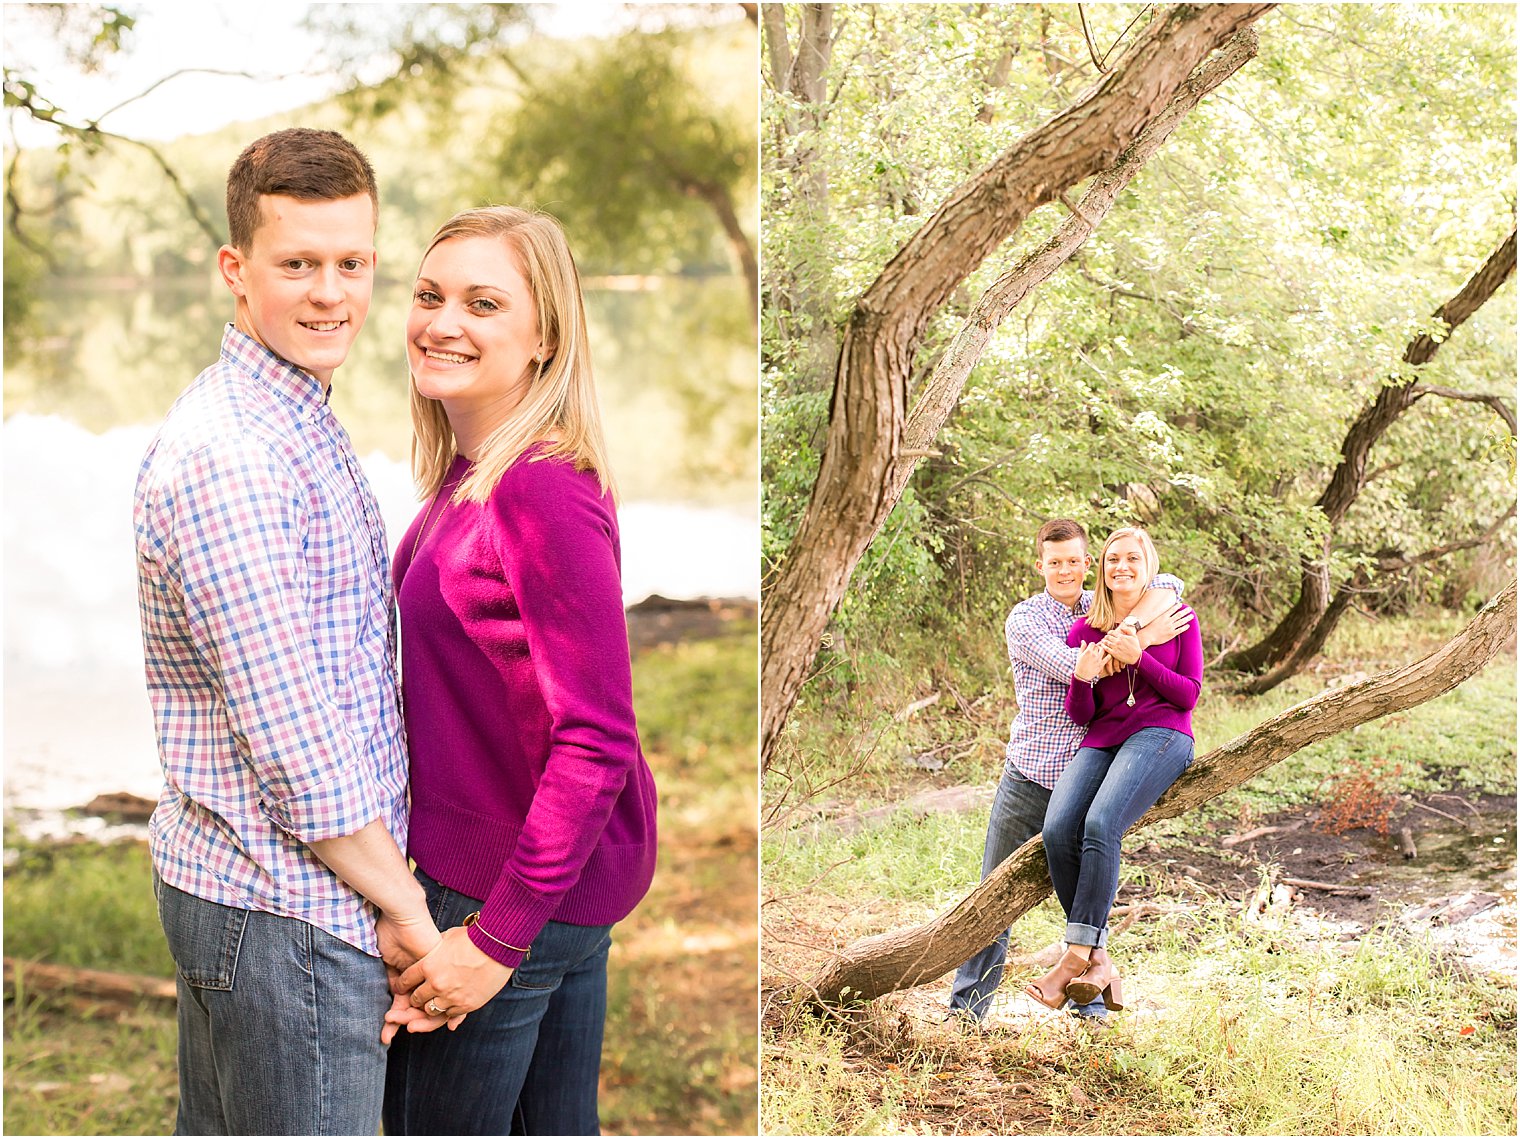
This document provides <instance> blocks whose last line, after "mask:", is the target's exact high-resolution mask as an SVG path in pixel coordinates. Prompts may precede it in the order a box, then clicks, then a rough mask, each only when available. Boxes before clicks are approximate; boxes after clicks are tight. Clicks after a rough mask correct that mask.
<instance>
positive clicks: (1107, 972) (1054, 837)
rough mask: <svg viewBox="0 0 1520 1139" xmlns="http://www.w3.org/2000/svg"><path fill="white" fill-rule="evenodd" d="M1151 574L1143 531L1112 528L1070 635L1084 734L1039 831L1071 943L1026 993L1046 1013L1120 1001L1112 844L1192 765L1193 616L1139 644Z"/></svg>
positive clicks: (1197, 655)
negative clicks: (1069, 1004) (1160, 639)
mask: <svg viewBox="0 0 1520 1139" xmlns="http://www.w3.org/2000/svg"><path fill="white" fill-rule="evenodd" d="M1159 569H1160V559H1159V558H1158V557H1157V555H1156V547H1155V545H1154V544H1153V543H1152V542H1151V539H1150V535H1148V534H1147V533H1146V532H1145V531H1144V530H1141V529H1139V528H1138V527H1125V528H1123V529H1120V530H1115V531H1114V532H1113V533H1112V534H1110V535H1109V537H1108V541H1107V542H1105V543H1104V544H1103V553H1102V555H1101V557H1100V558H1099V559H1098V574H1099V576H1098V585H1097V590H1096V595H1095V597H1094V598H1093V604H1092V609H1091V611H1089V613H1088V614H1087V616H1086V617H1084V618H1080V619H1079V620H1078V621H1077V622H1076V624H1075V625H1073V626H1072V630H1071V635H1070V637H1068V638H1067V643H1068V644H1069V645H1071V646H1073V647H1075V648H1077V649H1078V654H1077V664H1076V669H1075V671H1074V673H1073V675H1072V679H1071V687H1070V689H1069V690H1068V691H1067V694H1066V711H1067V714H1068V715H1070V716H1071V718H1072V719H1073V720H1074V721H1076V722H1077V723H1078V724H1085V725H1086V726H1087V734H1086V735H1085V736H1084V737H1083V739H1082V747H1081V749H1080V750H1079V751H1078V752H1077V754H1076V756H1075V758H1073V759H1072V761H1071V763H1070V765H1068V766H1067V768H1066V770H1065V772H1063V773H1062V775H1061V778H1060V780H1059V781H1058V782H1057V783H1056V786H1055V789H1054V791H1053V792H1052V793H1051V796H1050V806H1049V807H1048V808H1047V810H1046V812H1045V825H1044V832H1043V833H1044V840H1045V856H1046V859H1047V860H1048V862H1049V864H1050V880H1051V883H1052V885H1054V887H1055V892H1056V897H1057V898H1059V899H1060V901H1061V908H1062V909H1064V910H1065V911H1066V922H1067V924H1066V942H1067V946H1068V948H1067V950H1066V953H1065V954H1064V955H1063V956H1062V958H1061V960H1060V961H1058V962H1057V963H1056V966H1055V968H1053V969H1052V970H1051V971H1050V972H1049V973H1047V974H1045V976H1043V977H1041V978H1040V979H1039V980H1038V981H1035V982H1032V983H1031V984H1029V985H1027V986H1026V987H1025V990H1024V991H1025V992H1026V993H1027V994H1028V995H1029V996H1031V997H1033V998H1034V999H1035V1000H1037V1001H1039V1002H1040V1003H1041V1004H1043V1005H1047V1006H1048V1007H1050V1008H1053V1009H1054V1008H1060V1007H1061V1006H1062V1005H1063V1004H1064V1003H1065V1002H1066V1001H1067V1000H1068V999H1069V1000H1071V1001H1073V1002H1075V1003H1076V1004H1077V1005H1085V1004H1088V1003H1090V1002H1092V1001H1095V1000H1097V999H1098V996H1099V995H1100V994H1101V995H1102V997H1103V1003H1104V1004H1105V1005H1106V1006H1107V1007H1108V1008H1110V1009H1120V1008H1123V1007H1124V1003H1123V994H1122V991H1121V988H1120V982H1119V974H1118V971H1117V970H1116V969H1115V968H1114V964H1113V961H1112V960H1111V959H1110V957H1109V956H1108V951H1107V950H1106V949H1105V945H1106V944H1107V941H1108V912H1109V910H1110V909H1111V908H1112V907H1113V904H1114V895H1115V894H1116V893H1117V892H1118V889H1119V843H1120V840H1121V839H1122V838H1123V837H1124V832H1125V831H1127V830H1128V829H1129V828H1130V827H1131V826H1133V825H1134V824H1135V822H1136V821H1137V820H1138V819H1139V818H1140V816H1141V815H1143V814H1144V813H1145V812H1146V811H1147V810H1149V809H1150V807H1151V806H1152V805H1153V804H1154V803H1155V802H1156V800H1157V799H1159V798H1161V795H1162V793H1163V792H1164V791H1165V790H1166V789H1167V788H1168V787H1170V786H1171V785H1172V784H1173V783H1174V782H1176V780H1177V777H1178V776H1179V775H1181V774H1182V773H1183V771H1184V770H1186V769H1187V766H1188V764H1189V763H1191V762H1192V761H1193V725H1192V711H1193V706H1194V705H1195V704H1197V703H1198V692H1199V689H1200V687H1201V682H1202V677H1203V646H1202V640H1201V638H1200V636H1199V632H1198V623H1197V622H1196V621H1194V622H1193V623H1192V624H1190V625H1189V626H1188V628H1187V629H1186V630H1185V631H1184V632H1183V633H1182V634H1181V635H1179V636H1178V637H1177V638H1176V639H1174V640H1172V641H1168V642H1167V643H1166V644H1162V645H1156V646H1154V647H1152V648H1148V649H1145V650H1143V651H1142V650H1141V648H1140V643H1139V641H1138V639H1137V638H1136V630H1135V625H1136V621H1135V619H1134V618H1133V617H1132V616H1131V615H1130V614H1131V610H1132V609H1134V607H1135V604H1136V603H1137V602H1138V601H1139V600H1140V597H1141V594H1142V593H1143V592H1144V591H1145V586H1146V583H1147V582H1149V581H1150V580H1151V579H1152V578H1153V577H1155V576H1156V574H1157V572H1158V571H1159Z"/></svg>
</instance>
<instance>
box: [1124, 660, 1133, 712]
mask: <svg viewBox="0 0 1520 1139" xmlns="http://www.w3.org/2000/svg"><path fill="white" fill-rule="evenodd" d="M1124 672H1125V674H1126V675H1127V676H1128V677H1129V699H1128V700H1126V701H1125V702H1124V703H1125V704H1126V705H1128V706H1129V707H1131V708H1133V707H1134V706H1135V666H1134V665H1132V664H1127V665H1125V666H1124Z"/></svg>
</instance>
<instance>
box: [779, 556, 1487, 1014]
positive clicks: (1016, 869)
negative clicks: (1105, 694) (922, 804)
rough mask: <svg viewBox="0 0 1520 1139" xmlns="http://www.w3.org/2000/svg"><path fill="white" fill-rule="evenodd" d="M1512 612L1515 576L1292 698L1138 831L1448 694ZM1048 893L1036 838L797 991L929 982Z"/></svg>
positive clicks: (835, 997)
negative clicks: (1390, 650) (1451, 623)
mask: <svg viewBox="0 0 1520 1139" xmlns="http://www.w3.org/2000/svg"><path fill="white" fill-rule="evenodd" d="M1515 612H1516V611H1515V584H1514V583H1513V582H1511V583H1510V585H1509V586H1508V587H1507V588H1506V589H1505V590H1504V591H1503V592H1502V593H1500V594H1499V595H1498V596H1497V597H1496V598H1494V599H1493V600H1492V601H1490V602H1489V603H1488V604H1487V605H1486V606H1484V608H1483V610H1482V612H1480V613H1479V614H1478V615H1477V616H1476V617H1475V618H1474V619H1473V620H1472V622H1471V623H1469V624H1468V626H1467V628H1465V629H1464V630H1462V632H1461V633H1460V634H1458V635H1457V636H1456V637H1455V638H1454V639H1453V640H1451V641H1449V642H1447V643H1446V644H1445V645H1443V646H1442V647H1441V648H1439V649H1437V650H1436V651H1435V652H1433V653H1431V654H1430V655H1428V656H1426V657H1424V658H1422V659H1420V660H1418V661H1415V662H1414V663H1413V664H1409V665H1405V666H1404V667H1403V668H1398V669H1394V670H1392V671H1390V672H1385V673H1380V674H1379V675H1377V676H1374V677H1371V678H1369V679H1367V680H1364V681H1362V682H1360V683H1358V684H1351V685H1347V686H1346V687H1344V688H1336V689H1332V690H1331V691H1328V692H1324V693H1321V694H1320V695H1318V696H1315V697H1313V698H1312V699H1309V700H1305V701H1304V702H1302V703H1301V704H1295V705H1294V706H1293V707H1291V708H1289V709H1287V710H1286V711H1284V712H1280V713H1278V714H1277V715H1276V716H1273V717H1272V718H1271V719H1269V720H1267V721H1265V722H1264V723H1261V724H1258V725H1257V726H1256V727H1254V728H1252V729H1251V730H1250V731H1249V732H1246V733H1245V734H1244V735H1242V736H1239V737H1237V738H1236V739H1234V740H1231V741H1230V742H1229V743H1227V744H1225V745H1224V746H1223V747H1219V748H1216V749H1214V750H1213V751H1211V752H1210V753H1209V754H1208V755H1206V756H1203V757H1202V758H1200V759H1198V760H1196V761H1194V763H1193V764H1192V766H1191V767H1189V768H1188V769H1187V771H1185V772H1183V774H1182V777H1181V778H1180V779H1178V780H1177V782H1176V783H1175V784H1173V785H1172V787H1171V789H1170V790H1169V791H1167V793H1166V794H1165V795H1163V796H1162V797H1161V801H1160V802H1158V803H1157V804H1156V805H1155V806H1154V807H1152V808H1151V809H1150V810H1149V811H1147V812H1146V814H1145V816H1144V817H1143V818H1141V819H1140V821H1139V822H1138V823H1136V824H1135V827H1134V829H1139V828H1141V827H1145V826H1149V825H1150V824H1151V823H1156V822H1160V821H1161V820H1163V819H1170V818H1175V817H1176V816H1178V815H1181V814H1184V813H1186V812H1187V811H1190V810H1192V809H1193V808H1195V807H1197V806H1200V805H1201V804H1203V803H1206V802H1208V801H1209V800H1210V799H1213V798H1215V797H1216V796H1218V795H1222V794H1224V793H1225V792H1226V791H1231V790H1233V789H1234V788H1236V787H1238V786H1240V785H1241V784H1242V783H1244V782H1246V781H1247V780H1249V779H1251V778H1253V777H1255V776H1256V775H1259V774H1260V773H1261V772H1263V771H1265V770H1266V769H1267V768H1268V767H1271V766H1272V765H1273V764H1274V763H1278V762H1279V761H1281V760H1284V759H1286V758H1287V757H1288V756H1290V755H1292V754H1293V753H1294V752H1296V751H1299V750H1300V749H1302V748H1305V747H1307V746H1309V745H1310V744H1312V743H1315V742H1317V741H1319V740H1322V739H1326V738H1327V737H1329V736H1333V735H1336V734H1337V733H1339V732H1343V731H1346V730H1347V729H1348V728H1352V727H1355V726H1356V725H1357V724H1363V723H1366V722H1367V721H1369V720H1375V719H1377V718H1378V717H1380V716H1386V715H1389V714H1390V713H1393V712H1402V711H1404V710H1405V709H1406V708H1413V707H1415V706H1416V705H1418V704H1423V703H1424V702H1425V701H1427V700H1433V699H1435V698H1436V697H1437V696H1442V695H1444V694H1445V693H1447V692H1450V691H1451V690H1452V689H1453V688H1456V687H1457V686H1458V685H1459V684H1461V683H1462V682H1463V681H1465V680H1467V679H1468V678H1469V677H1471V676H1473V675H1474V674H1475V673H1477V672H1478V671H1479V670H1481V669H1482V668H1483V667H1484V666H1485V665H1486V664H1488V663H1489V661H1491V660H1493V659H1494V657H1495V656H1497V655H1498V654H1499V652H1500V651H1501V650H1502V649H1503V648H1504V647H1505V646H1506V645H1507V644H1509V643H1510V641H1511V640H1512V638H1513V637H1514V635H1515ZM1049 893H1050V875H1049V873H1048V872H1047V870H1046V864H1045V848H1044V845H1043V844H1042V843H1041V841H1040V838H1039V836H1036V837H1034V838H1032V839H1030V840H1029V841H1028V842H1026V843H1025V844H1024V845H1023V846H1021V847H1019V849H1018V850H1016V851H1014V853H1013V854H1011V855H1009V856H1008V858H1007V859H1006V860H1005V861H1004V862H1003V864H1002V865H1001V866H999V867H998V868H997V869H996V870H994V871H993V872H992V873H991V874H990V875H988V876H987V878H985V879H984V880H983V881H982V883H981V884H980V885H979V886H977V887H976V889H975V890H973V891H972V892H971V893H970V894H969V895H967V896H966V897H965V898H964V899H962V900H961V901H960V902H958V903H956V905H955V906H953V907H952V908H951V909H949V910H947V911H946V912H945V913H943V914H941V915H940V916H939V917H937V918H935V919H934V920H933V921H930V922H927V923H926V924H924V925H920V926H915V927H913V928H911V929H906V930H898V931H896V932H894V933H886V934H880V935H877V936H875V937H867V938H863V939H861V940H859V941H856V942H855V943H853V944H851V945H849V946H847V947H846V948H845V949H844V951H843V952H842V953H840V954H839V956H838V958H837V959H836V960H834V961H833V962H831V963H830V964H829V965H827V966H826V967H825V968H824V969H822V970H821V971H820V972H819V973H818V974H817V975H816V976H815V977H813V978H812V979H811V981H810V982H809V983H808V984H807V985H804V986H802V987H800V988H799V989H798V990H797V991H796V992H795V993H794V996H793V999H794V1000H796V1001H798V1002H799V1003H803V1004H813V1003H823V1004H834V1003H838V1002H840V1001H846V1000H848V1001H867V1000H874V999H875V998H877V997H880V996H883V995H885V994H887V993H891V992H895V991H897V990H899V989H906V988H910V987H911V986H913V985H920V984H923V983H924V982H926V981H932V980H934V979H935V978H937V977H940V976H943V975H944V974H945V973H947V972H949V971H950V970H951V969H954V968H956V967H957V966H959V965H960V964H961V962H963V961H965V960H966V959H967V958H968V957H970V956H971V955H972V954H973V953H975V952H977V951H978V950H980V949H981V948H983V947H984V946H986V945H988V944H989V943H990V942H991V941H992V939H993V938H994V937H995V936H997V934H998V933H999V932H1000V931H1001V930H1002V929H1003V928H1004V927H1005V926H1007V925H1008V924H1010V923H1011V922H1014V921H1017V920H1018V919H1019V918H1020V917H1022V916H1023V915H1024V914H1025V913H1027V912H1028V911H1029V910H1031V909H1033V908H1034V907H1035V906H1036V905H1038V904H1039V903H1040V902H1041V901H1043V900H1044V899H1045V897H1046V896H1047V895H1048V894H1049Z"/></svg>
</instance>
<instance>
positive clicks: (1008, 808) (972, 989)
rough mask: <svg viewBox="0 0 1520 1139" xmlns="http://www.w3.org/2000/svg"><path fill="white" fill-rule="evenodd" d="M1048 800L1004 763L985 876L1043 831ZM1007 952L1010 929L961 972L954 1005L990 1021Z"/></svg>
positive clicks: (985, 851)
mask: <svg viewBox="0 0 1520 1139" xmlns="http://www.w3.org/2000/svg"><path fill="white" fill-rule="evenodd" d="M1049 802H1050V792H1049V791H1047V790H1046V789H1045V788H1044V787H1041V786H1040V785H1039V784H1038V783H1035V782H1033V781H1031V780H1029V779H1026V778H1025V777H1024V776H1023V775H1021V774H1019V772H1018V771H1016V770H1014V769H1013V768H1012V767H1004V768H1003V777H1002V779H1000V780H999V781H998V786H997V794H996V795H994V796H993V799H992V813H991V815H990V816H989V817H988V819H987V840H986V842H985V843H984V845H983V847H982V877H983V878H986V877H987V875H989V874H991V873H992V872H993V871H994V870H996V869H997V867H998V865H999V864H1000V863H1001V862H1002V861H1003V860H1004V859H1005V858H1007V857H1008V856H1009V855H1010V854H1012V853H1013V852H1014V851H1015V850H1017V849H1018V848H1019V847H1021V846H1023V845H1024V844H1025V843H1026V842H1028V841H1029V840H1030V839H1031V838H1033V837H1034V836H1035V835H1037V834H1039V833H1040V828H1041V827H1042V826H1043V825H1044V822H1045V807H1046V805H1047V804H1048V803H1049ZM1007 956H1008V930H1006V929H1005V930H1004V931H1003V932H1002V933H1000V934H998V936H997V940H995V941H994V942H993V943H992V944H991V945H989V946H987V948H986V949H984V950H982V951H981V952H980V953H978V954H977V955H976V956H975V957H973V958H971V960H969V961H967V962H966V963H965V964H964V965H962V966H961V967H960V969H959V970H957V971H956V974H955V983H954V984H953V985H952V986H951V988H950V1007H951V1008H952V1009H969V1010H970V1012H971V1013H972V1015H974V1016H975V1017H976V1018H977V1019H978V1020H985V1019H986V1018H987V1013H988V1010H989V1009H991V1007H992V997H993V994H995V993H996V992H997V989H998V985H1000V984H1001V983H1002V981H1003V962H1004V961H1005V960H1006V959H1007ZM1080 1011H1082V1012H1084V1013H1085V1012H1089V1011H1090V1012H1092V1013H1094V1014H1096V1015H1101V1014H1102V1013H1103V1012H1104V1011H1106V1010H1105V1009H1104V1007H1103V1002H1102V1001H1101V1000H1098V1001H1095V1002H1093V1004H1092V1005H1089V1006H1087V1007H1086V1008H1085V1009H1082V1010H1080Z"/></svg>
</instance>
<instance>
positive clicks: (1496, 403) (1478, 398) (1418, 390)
mask: <svg viewBox="0 0 1520 1139" xmlns="http://www.w3.org/2000/svg"><path fill="white" fill-rule="evenodd" d="M1413 394H1414V398H1415V399H1417V400H1418V399H1421V398H1423V397H1424V396H1428V395H1436V396H1440V397H1441V398H1442V399H1456V400H1463V401H1465V402H1467V403H1486V404H1488V406H1489V407H1491V408H1493V410H1494V414H1495V415H1497V416H1498V417H1499V418H1500V419H1502V420H1504V424H1505V426H1506V427H1508V428H1509V433H1510V434H1511V435H1513V434H1514V433H1515V412H1514V409H1513V408H1511V407H1510V406H1509V404H1507V403H1505V402H1504V400H1503V399H1501V398H1500V397H1499V396H1496V395H1485V394H1484V393H1483V392H1459V391H1457V390H1455V389H1454V388H1437V387H1430V386H1428V385H1425V384H1420V385H1417V386H1416V387H1415V388H1414V389H1413Z"/></svg>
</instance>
